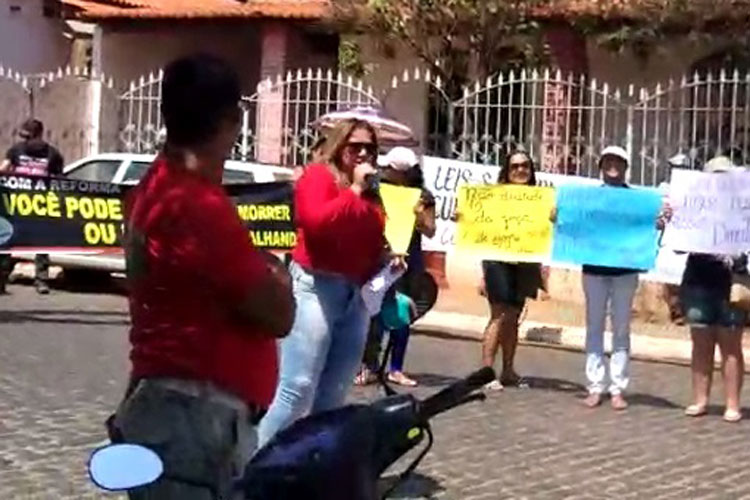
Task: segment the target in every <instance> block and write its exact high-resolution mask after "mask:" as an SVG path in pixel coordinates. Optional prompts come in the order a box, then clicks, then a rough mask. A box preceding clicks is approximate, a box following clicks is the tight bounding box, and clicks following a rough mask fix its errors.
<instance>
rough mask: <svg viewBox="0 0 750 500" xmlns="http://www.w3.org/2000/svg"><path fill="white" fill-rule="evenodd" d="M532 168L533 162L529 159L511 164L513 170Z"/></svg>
mask: <svg viewBox="0 0 750 500" xmlns="http://www.w3.org/2000/svg"><path fill="white" fill-rule="evenodd" d="M530 168H531V164H530V163H529V162H527V161H523V162H518V163H511V164H510V169H511V170H521V169H526V170H528V169H530Z"/></svg>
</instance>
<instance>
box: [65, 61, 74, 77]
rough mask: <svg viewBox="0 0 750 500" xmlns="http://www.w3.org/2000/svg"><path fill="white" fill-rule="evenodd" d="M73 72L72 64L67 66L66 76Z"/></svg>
mask: <svg viewBox="0 0 750 500" xmlns="http://www.w3.org/2000/svg"><path fill="white" fill-rule="evenodd" d="M72 73H73V70H72V68H71V67H70V64H68V65H67V66H65V76H70V75H71V74H72Z"/></svg>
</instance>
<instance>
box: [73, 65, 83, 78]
mask: <svg viewBox="0 0 750 500" xmlns="http://www.w3.org/2000/svg"><path fill="white" fill-rule="evenodd" d="M73 75H74V76H80V75H81V67H80V66H76V67H74V68H73Z"/></svg>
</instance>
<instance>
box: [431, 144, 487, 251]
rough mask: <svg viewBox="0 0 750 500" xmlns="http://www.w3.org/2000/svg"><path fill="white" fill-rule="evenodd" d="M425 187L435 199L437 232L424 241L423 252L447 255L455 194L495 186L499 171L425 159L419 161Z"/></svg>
mask: <svg viewBox="0 0 750 500" xmlns="http://www.w3.org/2000/svg"><path fill="white" fill-rule="evenodd" d="M422 170H423V172H424V180H425V187H427V189H429V190H430V191H431V192H432V194H433V195H435V203H436V206H435V212H436V216H437V221H436V226H437V231H436V233H435V237H434V238H424V239H423V240H422V249H424V250H426V251H430V252H448V251H449V250H450V249H451V248H452V247H453V237H454V234H455V232H456V223H455V222H453V217H454V215H455V214H456V205H457V204H458V202H457V198H456V193H457V191H458V186H460V185H462V184H495V183H497V177H498V175H499V174H500V168H499V167H495V166H485V165H479V164H476V163H468V162H464V161H456V160H446V159H445V158H435V157H432V156H425V157H423V158H422Z"/></svg>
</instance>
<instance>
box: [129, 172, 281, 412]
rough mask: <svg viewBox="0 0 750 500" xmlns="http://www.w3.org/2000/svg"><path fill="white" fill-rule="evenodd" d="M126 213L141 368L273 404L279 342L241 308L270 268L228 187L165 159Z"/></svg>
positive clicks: (134, 355) (132, 196)
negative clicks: (234, 308) (245, 316)
mask: <svg viewBox="0 0 750 500" xmlns="http://www.w3.org/2000/svg"><path fill="white" fill-rule="evenodd" d="M125 212H126V216H127V220H128V221H129V227H130V233H131V234H130V235H129V236H131V237H130V238H128V244H127V248H126V254H127V261H128V279H129V281H130V284H131V293H130V314H131V317H132V324H133V326H132V329H131V332H130V341H131V343H132V346H133V347H132V351H131V354H130V359H131V360H132V362H133V376H134V377H137V378H141V377H175V378H186V379H192V380H206V381H210V382H213V383H214V384H215V385H216V386H218V387H220V388H221V389H224V390H226V391H228V392H231V393H233V394H235V395H237V396H239V397H240V398H242V399H243V400H244V401H246V402H248V403H256V404H258V405H261V406H268V405H269V404H270V402H271V399H272V398H273V395H274V390H275V388H276V382H277V377H278V366H277V359H276V357H277V355H276V342H275V340H274V339H273V338H270V337H264V336H262V335H261V333H262V332H261V331H259V329H258V327H256V326H253V325H252V324H248V323H247V321H243V320H242V319H241V318H239V317H238V316H237V315H236V314H235V313H233V312H232V306H233V305H235V304H238V303H239V302H240V301H241V300H242V299H244V298H245V297H246V296H247V294H248V293H249V292H250V291H251V290H253V289H254V288H255V289H257V287H258V286H259V283H261V282H262V280H264V279H265V273H267V272H268V271H267V270H266V265H265V263H264V261H263V257H262V256H261V255H260V254H259V253H258V252H257V251H256V250H255V249H254V248H253V246H252V243H250V240H249V238H248V234H247V231H246V230H245V228H244V227H243V226H242V223H241V221H240V219H239V217H238V215H237V210H236V209H235V207H234V205H233V204H232V202H231V200H230V199H229V198H228V197H227V196H226V194H225V193H224V191H223V189H222V188H221V186H216V185H213V184H210V183H209V182H207V181H205V180H203V179H202V178H201V177H199V176H198V175H196V174H194V173H191V172H188V171H186V170H184V169H182V168H176V167H173V166H171V165H169V164H168V163H167V161H166V160H165V159H164V158H163V157H159V158H157V159H156V161H155V162H154V164H153V165H152V166H151V168H150V169H149V171H148V173H147V174H146V175H145V177H144V178H143V179H142V180H141V182H140V184H139V185H138V187H136V188H135V189H134V190H133V191H132V192H131V193H129V196H128V199H127V203H126V208H125ZM257 291H258V293H263V291H262V290H259V289H258V290H257Z"/></svg>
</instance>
